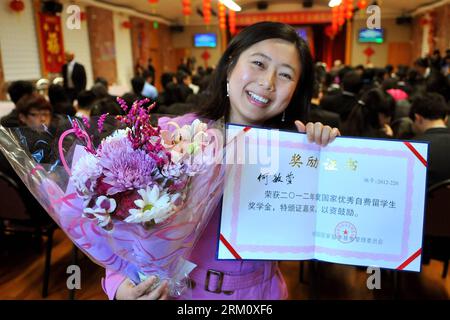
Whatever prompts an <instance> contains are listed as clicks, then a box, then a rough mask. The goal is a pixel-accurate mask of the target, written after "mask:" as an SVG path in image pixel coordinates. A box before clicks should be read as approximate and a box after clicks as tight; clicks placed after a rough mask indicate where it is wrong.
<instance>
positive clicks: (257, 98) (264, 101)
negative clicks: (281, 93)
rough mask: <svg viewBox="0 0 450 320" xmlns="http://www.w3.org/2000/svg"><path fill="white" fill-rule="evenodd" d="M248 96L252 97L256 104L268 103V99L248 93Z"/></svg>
mask: <svg viewBox="0 0 450 320" xmlns="http://www.w3.org/2000/svg"><path fill="white" fill-rule="evenodd" d="M248 94H249V95H250V97H252V99H253V100H256V101H258V102H261V103H268V102H269V99H267V98H263V97H261V96H258V95H257V94H256V93H253V92H250V91H249V92H248Z"/></svg>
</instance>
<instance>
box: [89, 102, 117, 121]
mask: <svg viewBox="0 0 450 320" xmlns="http://www.w3.org/2000/svg"><path fill="white" fill-rule="evenodd" d="M105 113H109V115H111V116H118V115H121V114H122V109H121V108H120V106H119V105H118V104H117V103H116V102H114V101H113V100H111V99H110V98H103V99H101V100H99V101H97V102H96V103H95V104H94V106H93V107H92V110H91V117H99V116H101V115H103V114H105Z"/></svg>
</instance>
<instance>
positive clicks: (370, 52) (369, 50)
mask: <svg viewBox="0 0 450 320" xmlns="http://www.w3.org/2000/svg"><path fill="white" fill-rule="evenodd" d="M363 54H364V55H365V56H366V64H367V65H368V64H370V63H371V62H370V57H371V56H373V55H374V54H375V50H373V49H372V47H371V46H370V45H369V46H367V48H366V49H365V50H364V51H363Z"/></svg>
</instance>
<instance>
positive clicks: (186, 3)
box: [181, 0, 192, 17]
mask: <svg viewBox="0 0 450 320" xmlns="http://www.w3.org/2000/svg"><path fill="white" fill-rule="evenodd" d="M181 3H182V5H183V10H182V11H183V16H185V17H189V16H190V15H191V13H192V9H191V0H181Z"/></svg>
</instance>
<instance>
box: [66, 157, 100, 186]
mask: <svg viewBox="0 0 450 320" xmlns="http://www.w3.org/2000/svg"><path fill="white" fill-rule="evenodd" d="M101 174H102V167H101V166H100V165H99V160H98V158H97V157H96V156H95V155H93V154H91V153H87V154H86V155H84V156H83V157H81V158H80V159H79V160H78V161H77V163H76V164H75V167H74V169H73V171H72V176H71V178H70V179H71V180H72V183H73V184H74V186H75V188H77V190H78V192H79V193H81V194H83V195H87V194H89V193H91V192H93V191H94V188H95V185H96V182H97V179H98V177H100V175H101Z"/></svg>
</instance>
